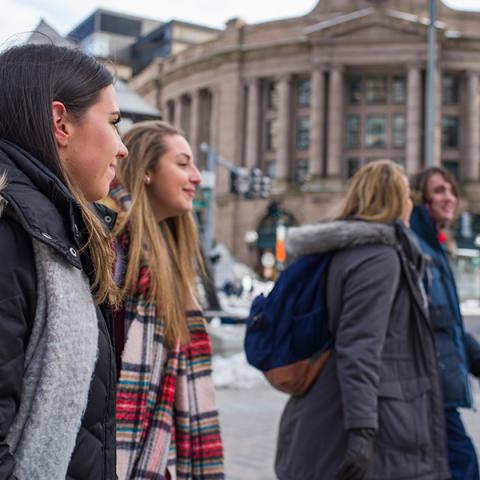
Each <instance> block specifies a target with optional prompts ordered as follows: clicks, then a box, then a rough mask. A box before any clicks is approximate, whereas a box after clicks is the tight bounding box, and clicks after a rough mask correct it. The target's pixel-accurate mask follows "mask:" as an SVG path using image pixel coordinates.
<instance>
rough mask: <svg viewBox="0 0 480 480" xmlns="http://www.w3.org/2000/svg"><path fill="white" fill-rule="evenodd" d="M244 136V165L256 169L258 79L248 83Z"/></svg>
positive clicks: (258, 111)
mask: <svg viewBox="0 0 480 480" xmlns="http://www.w3.org/2000/svg"><path fill="white" fill-rule="evenodd" d="M246 134H247V139H246V140H247V141H246V148H245V165H246V166H247V167H249V168H251V167H256V166H257V165H258V141H259V135H260V81H259V79H258V78H252V79H250V80H249V81H248V103H247V128H246Z"/></svg>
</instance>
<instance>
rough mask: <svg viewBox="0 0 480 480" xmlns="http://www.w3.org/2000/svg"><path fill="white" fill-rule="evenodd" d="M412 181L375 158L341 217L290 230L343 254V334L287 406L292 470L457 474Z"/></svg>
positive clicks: (287, 477) (297, 251)
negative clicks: (450, 455)
mask: <svg viewBox="0 0 480 480" xmlns="http://www.w3.org/2000/svg"><path fill="white" fill-rule="evenodd" d="M409 190H410V189H409V186H408V181H407V178H406V177H405V174H404V172H403V169H402V168H401V167H400V166H398V165H396V164H395V163H393V162H390V161H387V160H383V161H381V160H378V161H375V162H371V163H368V164H366V165H364V166H363V167H362V168H361V169H360V170H359V171H358V172H357V173H356V174H355V175H354V177H353V179H352V184H351V186H350V188H349V190H348V192H347V195H346V198H345V200H344V202H343V204H342V207H341V210H340V212H339V214H338V215H337V217H336V219H335V220H334V221H325V222H320V223H317V224H314V225H307V226H303V227H296V228H292V229H289V231H288V234H287V240H286V244H287V249H288V251H289V252H290V253H291V254H293V255H294V256H299V255H310V254H315V253H327V252H331V253H332V254H333V255H332V257H331V260H330V265H329V269H328V273H327V277H326V287H325V290H326V292H325V296H326V297H325V298H326V304H327V312H328V315H327V316H328V326H329V328H330V331H331V333H332V335H333V338H334V346H333V349H332V355H331V356H330V358H329V360H328V361H327V363H326V365H325V366H324V367H323V370H322V371H321V373H320V375H319V376H318V378H317V380H316V381H315V383H314V384H313V385H312V387H311V388H310V390H309V391H308V392H307V393H305V394H304V395H302V396H292V397H291V398H290V400H289V401H288V402H287V405H286V407H285V410H284V412H283V415H282V419H281V421H280V428H279V434H278V448H277V458H276V465H275V471H276V473H277V476H278V478H279V479H281V480H297V479H302V480H318V479H322V480H323V479H325V480H334V479H335V480H366V479H368V480H443V479H448V478H449V472H448V465H447V462H446V440H445V430H444V428H445V427H444V421H443V408H442V399H441V392H440V385H439V379H438V372H437V367H436V363H435V348H434V340H433V334H432V331H431V327H430V323H429V320H428V314H427V311H426V303H425V296H424V292H423V289H422V286H421V281H420V278H421V277H420V273H419V271H420V270H421V268H422V260H423V258H422V255H421V252H420V249H419V248H418V245H416V242H415V241H414V240H415V239H414V236H413V235H412V234H411V233H410V232H409V230H408V229H407V228H406V226H405V223H406V222H408V216H409V214H410V211H411V208H412V204H411V201H410V198H409V194H410V191H409ZM299 321H300V318H299Z"/></svg>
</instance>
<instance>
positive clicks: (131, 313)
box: [110, 121, 224, 480]
mask: <svg viewBox="0 0 480 480" xmlns="http://www.w3.org/2000/svg"><path fill="white" fill-rule="evenodd" d="M124 142H125V144H126V145H127V146H128V148H129V151H130V154H129V156H128V157H127V158H126V159H124V160H123V161H122V162H121V164H120V165H119V168H118V177H117V178H118V182H117V183H115V184H114V185H113V188H112V190H111V193H110V202H112V201H113V202H114V204H115V205H116V208H117V209H118V210H119V211H121V212H122V213H121V214H120V221H119V224H118V228H117V229H116V233H117V243H118V252H119V264H118V268H117V270H116V276H117V279H118V281H119V283H120V285H121V287H122V290H123V293H124V295H125V302H124V306H123V308H122V310H121V312H120V313H119V314H118V316H117V319H116V331H117V332H118V336H117V338H116V347H117V356H118V362H119V371H120V376H119V379H118V393H117V457H118V460H117V471H118V476H119V479H120V480H127V479H128V480H130V479H143V478H164V477H165V476H166V478H167V479H168V478H171V479H172V480H173V479H193V480H208V479H220V478H224V475H223V447H222V441H221V437H220V430H219V423H218V413H217V407H216V402H215V395H214V387H213V382H212V378H211V347H210V340H209V337H208V334H207V331H206V323H205V320H204V318H203V317H202V312H201V311H200V307H199V303H198V301H197V298H196V293H195V290H196V289H195V279H196V276H197V274H198V273H199V271H201V270H202V263H201V256H200V247H199V242H198V235H197V228H196V225H195V222H194V219H193V216H192V207H193V198H194V195H195V190H196V188H197V187H198V185H199V183H200V174H199V171H198V169H197V167H196V166H195V163H194V158H193V155H192V151H191V148H190V146H189V144H188V142H187V141H186V140H185V138H184V137H183V135H182V134H181V133H180V132H179V131H178V130H176V129H175V128H173V127H172V126H170V125H168V124H167V123H164V122H161V121H150V122H142V123H138V124H136V125H135V126H134V127H133V128H131V129H130V130H129V131H128V132H127V133H126V135H125V137H124Z"/></svg>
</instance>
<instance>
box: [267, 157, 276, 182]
mask: <svg viewBox="0 0 480 480" xmlns="http://www.w3.org/2000/svg"><path fill="white" fill-rule="evenodd" d="M265 175H267V177H270V178H271V179H272V180H274V179H275V178H277V163H276V162H275V160H268V161H266V162H265Z"/></svg>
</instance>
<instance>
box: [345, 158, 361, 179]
mask: <svg viewBox="0 0 480 480" xmlns="http://www.w3.org/2000/svg"><path fill="white" fill-rule="evenodd" d="M359 168H360V160H359V159H358V158H349V159H348V160H347V178H352V177H353V175H354V174H355V172H356V171H357V170H358V169H359Z"/></svg>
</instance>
